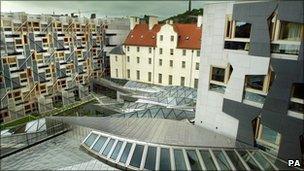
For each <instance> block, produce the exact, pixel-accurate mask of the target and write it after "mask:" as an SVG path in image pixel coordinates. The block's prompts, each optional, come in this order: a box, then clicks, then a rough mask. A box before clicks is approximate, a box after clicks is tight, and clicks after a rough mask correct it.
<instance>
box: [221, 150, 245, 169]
mask: <svg viewBox="0 0 304 171" xmlns="http://www.w3.org/2000/svg"><path fill="white" fill-rule="evenodd" d="M226 153H227V155H228V157H229V158H230V160H231V162H232V163H233V165H234V167H235V168H236V169H237V170H245V169H246V168H245V166H244V165H243V164H242V162H241V160H240V159H239V157H238V156H237V154H236V153H235V152H234V151H233V150H226Z"/></svg>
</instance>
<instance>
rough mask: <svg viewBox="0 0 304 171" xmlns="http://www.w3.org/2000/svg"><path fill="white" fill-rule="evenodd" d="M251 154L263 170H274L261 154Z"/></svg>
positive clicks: (254, 152)
mask: <svg viewBox="0 0 304 171" xmlns="http://www.w3.org/2000/svg"><path fill="white" fill-rule="evenodd" d="M251 154H252V156H253V157H254V158H255V159H256V160H257V161H258V162H259V163H260V164H261V166H262V167H263V168H264V169H265V170H274V168H273V167H272V165H271V164H270V163H269V162H268V161H267V160H266V159H265V158H264V157H263V156H262V155H261V153H259V152H258V151H252V152H251Z"/></svg>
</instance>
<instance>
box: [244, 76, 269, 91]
mask: <svg viewBox="0 0 304 171" xmlns="http://www.w3.org/2000/svg"><path fill="white" fill-rule="evenodd" d="M264 79H265V75H246V76H245V87H246V88H251V89H255V90H261V91H262V90H263V85H264Z"/></svg>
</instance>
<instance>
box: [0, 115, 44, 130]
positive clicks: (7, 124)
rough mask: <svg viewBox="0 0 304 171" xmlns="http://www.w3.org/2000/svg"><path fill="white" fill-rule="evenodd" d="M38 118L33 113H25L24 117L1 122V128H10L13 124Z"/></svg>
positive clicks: (20, 123) (16, 124)
mask: <svg viewBox="0 0 304 171" xmlns="http://www.w3.org/2000/svg"><path fill="white" fill-rule="evenodd" d="M38 118H39V117H35V116H33V115H27V116H25V117H22V118H19V119H15V120H13V121H10V122H7V123H4V124H1V130H4V129H8V128H12V127H15V126H18V125H22V124H25V123H27V122H30V121H33V120H36V119H38Z"/></svg>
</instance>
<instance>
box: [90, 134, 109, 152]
mask: <svg viewBox="0 0 304 171" xmlns="http://www.w3.org/2000/svg"><path fill="white" fill-rule="evenodd" d="M107 139H108V138H107V137H104V136H100V137H99V138H98V140H97V141H96V143H95V144H94V146H93V148H92V150H94V151H96V152H99V151H100V150H101V148H102V147H103V145H104V143H105V142H106V141H107Z"/></svg>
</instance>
